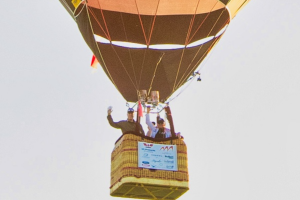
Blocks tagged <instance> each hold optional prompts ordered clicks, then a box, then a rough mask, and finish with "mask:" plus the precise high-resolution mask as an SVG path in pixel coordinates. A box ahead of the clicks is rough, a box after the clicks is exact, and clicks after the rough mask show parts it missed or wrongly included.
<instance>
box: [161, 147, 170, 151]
mask: <svg viewBox="0 0 300 200" xmlns="http://www.w3.org/2000/svg"><path fill="white" fill-rule="evenodd" d="M170 149H172V151H173V146H165V147H161V148H160V150H164V151H165V150H167V151H169V150H170Z"/></svg>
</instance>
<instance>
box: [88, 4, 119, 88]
mask: <svg viewBox="0 0 300 200" xmlns="http://www.w3.org/2000/svg"><path fill="white" fill-rule="evenodd" d="M85 6H86V11H87V15H88V19H89V23H90V27H91V30H92V32H93V34H94V29H93V26H92V22H91V18H90V15H89V10H90V9H89V7H88V5H87V4H85ZM94 41H95V44H96V47H97V50H98V53H99V55H100V57H101V59H102V61H103V64H104V66H102V67H104V68H105V70H106V71H107V75H108V76H109V78H110V80H111V82H112V83H113V84H114V86H115V87H116V89H117V90H118V91H119V89H118V87H117V85H116V84H115V81H114V79H113V78H112V76H111V74H110V73H109V70H108V68H107V66H106V64H105V61H104V58H103V56H102V54H101V51H100V49H99V46H98V44H97V42H96V40H94ZM119 92H120V91H119Z"/></svg>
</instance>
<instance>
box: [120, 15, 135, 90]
mask: <svg viewBox="0 0 300 200" xmlns="http://www.w3.org/2000/svg"><path fill="white" fill-rule="evenodd" d="M120 15H121V19H122V25H123V29H124V33H125V38H126V41H127V42H128V37H127V34H126V28H125V25H124V20H123V15H122V13H120ZM127 50H128V54H129V57H130V62H131V67H132V71H133V75H134V79H135V84H136V86H138V84H137V78H136V74H135V70H134V66H133V61H132V55H131V51H130V48H127Z"/></svg>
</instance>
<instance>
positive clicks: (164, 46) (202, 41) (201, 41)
mask: <svg viewBox="0 0 300 200" xmlns="http://www.w3.org/2000/svg"><path fill="white" fill-rule="evenodd" d="M227 26H228V25H226V26H224V27H223V28H222V29H221V30H220V31H219V32H218V33H217V34H216V35H214V36H208V37H205V38H202V39H199V40H197V41H194V42H192V43H190V44H187V45H184V44H151V45H146V44H139V43H134V42H127V41H110V40H108V39H106V38H104V37H102V36H100V35H96V34H94V38H95V41H96V42H99V43H101V44H112V45H115V46H119V47H125V48H132V49H147V48H148V49H156V50H173V49H184V48H192V47H197V46H201V45H203V44H205V43H207V42H209V41H211V40H213V39H214V38H217V37H219V36H221V35H222V34H223V33H224V32H225V30H226V29H227Z"/></svg>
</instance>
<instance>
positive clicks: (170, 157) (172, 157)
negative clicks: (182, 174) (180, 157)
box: [165, 155, 174, 159]
mask: <svg viewBox="0 0 300 200" xmlns="http://www.w3.org/2000/svg"><path fill="white" fill-rule="evenodd" d="M165 158H169V159H174V156H167V155H165Z"/></svg>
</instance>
